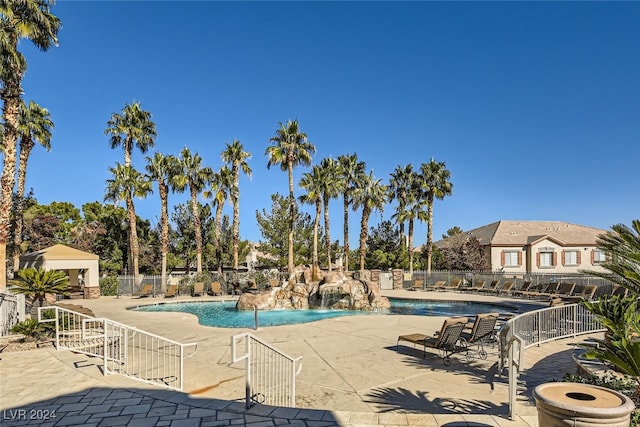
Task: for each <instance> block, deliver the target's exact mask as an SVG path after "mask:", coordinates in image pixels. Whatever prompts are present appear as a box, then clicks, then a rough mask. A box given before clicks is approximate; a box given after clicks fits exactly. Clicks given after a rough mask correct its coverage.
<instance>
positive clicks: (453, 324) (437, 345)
mask: <svg viewBox="0 0 640 427" xmlns="http://www.w3.org/2000/svg"><path fill="white" fill-rule="evenodd" d="M467 321H468V318H466V317H451V318H449V319H446V320H445V321H444V323H443V324H442V328H441V329H440V331H436V332H435V333H434V334H433V335H431V336H429V335H425V334H421V333H413V334H409V335H400V336H399V337H398V341H397V343H396V351H398V347H399V345H400V341H406V342H410V343H413V344H414V345H421V346H423V357H426V355H427V347H428V348H432V349H435V350H437V351H439V352H440V354H441V357H442V361H443V363H444V364H445V366H449V365H451V355H453V354H454V353H457V352H459V351H462V347H460V345H459V341H460V336H461V335H462V332H463V330H464V328H465V327H466V326H467Z"/></svg>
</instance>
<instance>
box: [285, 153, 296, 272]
mask: <svg viewBox="0 0 640 427" xmlns="http://www.w3.org/2000/svg"><path fill="white" fill-rule="evenodd" d="M287 170H288V171H289V235H288V241H289V254H288V255H289V257H288V263H287V268H288V269H289V276H291V274H293V215H294V213H295V199H294V197H293V163H292V162H291V161H289V162H288V163H287Z"/></svg>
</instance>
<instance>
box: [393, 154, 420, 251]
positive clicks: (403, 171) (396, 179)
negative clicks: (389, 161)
mask: <svg viewBox="0 0 640 427" xmlns="http://www.w3.org/2000/svg"><path fill="white" fill-rule="evenodd" d="M415 180H416V177H415V173H414V171H413V166H412V165H411V164H407V165H405V166H400V165H398V166H396V168H395V169H394V171H393V172H391V179H390V180H389V199H390V200H393V199H396V200H397V201H398V206H396V210H395V213H394V214H393V216H392V218H394V219H395V220H396V221H397V222H398V225H399V227H400V241H402V242H404V236H405V234H404V224H405V221H406V220H407V218H406V216H407V215H406V212H405V211H406V207H407V203H408V198H409V193H410V192H411V191H412V186H413V185H414V183H415ZM403 244H404V243H403Z"/></svg>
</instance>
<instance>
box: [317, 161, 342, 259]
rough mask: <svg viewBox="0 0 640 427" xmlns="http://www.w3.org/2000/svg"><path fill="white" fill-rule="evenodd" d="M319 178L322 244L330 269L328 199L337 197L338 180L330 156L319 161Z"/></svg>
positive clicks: (334, 162) (336, 165)
mask: <svg viewBox="0 0 640 427" xmlns="http://www.w3.org/2000/svg"><path fill="white" fill-rule="evenodd" d="M320 178H321V184H322V208H323V210H324V245H325V250H326V252H327V265H328V270H329V271H331V236H330V231H329V230H330V227H329V200H330V199H333V198H336V197H338V194H339V192H340V181H339V178H338V163H337V161H335V160H333V159H332V158H331V157H329V158H327V159H322V162H320Z"/></svg>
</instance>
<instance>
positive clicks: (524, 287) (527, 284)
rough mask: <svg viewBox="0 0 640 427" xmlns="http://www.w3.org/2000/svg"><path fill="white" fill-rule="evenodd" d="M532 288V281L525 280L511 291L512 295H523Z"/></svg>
mask: <svg viewBox="0 0 640 427" xmlns="http://www.w3.org/2000/svg"><path fill="white" fill-rule="evenodd" d="M532 288H533V284H532V282H531V281H528V280H527V281H526V282H523V283H522V285H520V287H519V288H518V289H516V290H514V291H511V295H513V296H514V297H522V296H524V295H523V294H524V293H525V292H529V291H530V290H531V289H532Z"/></svg>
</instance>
